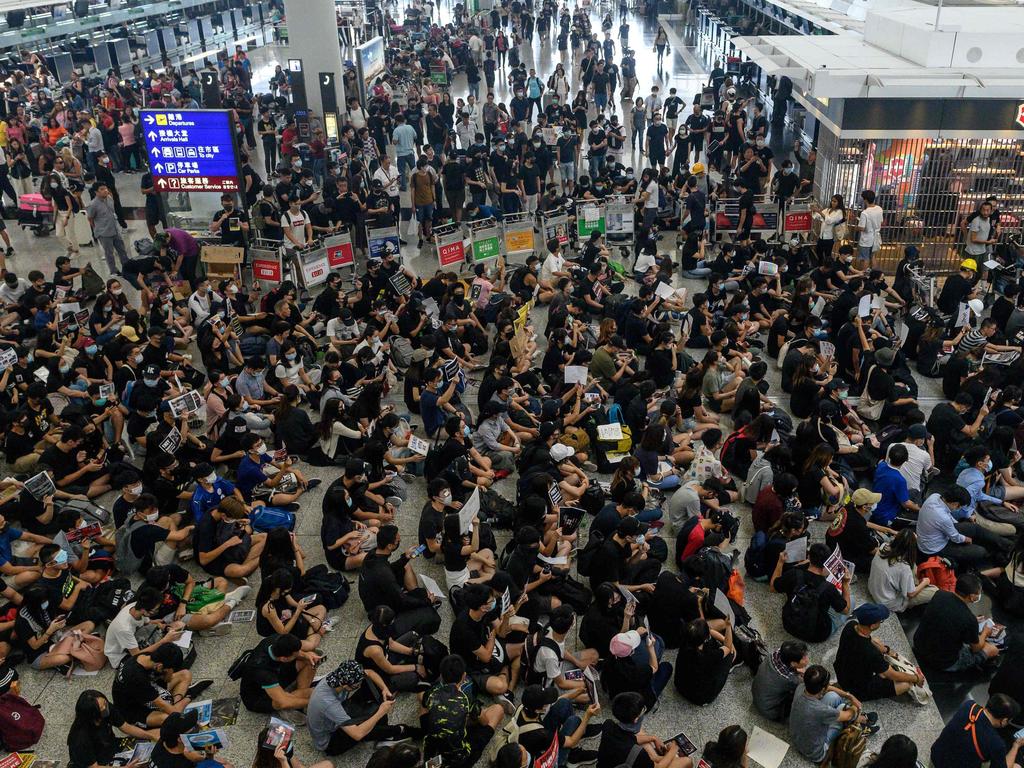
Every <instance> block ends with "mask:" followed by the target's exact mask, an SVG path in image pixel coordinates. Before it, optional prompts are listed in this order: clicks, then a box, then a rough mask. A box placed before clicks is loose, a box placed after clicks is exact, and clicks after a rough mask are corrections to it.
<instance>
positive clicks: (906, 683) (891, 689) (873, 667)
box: [834, 603, 924, 701]
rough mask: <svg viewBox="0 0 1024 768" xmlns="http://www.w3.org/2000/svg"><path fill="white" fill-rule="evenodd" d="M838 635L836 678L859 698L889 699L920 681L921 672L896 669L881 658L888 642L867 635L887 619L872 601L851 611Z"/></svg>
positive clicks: (920, 682) (865, 699) (922, 677)
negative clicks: (850, 619)
mask: <svg viewBox="0 0 1024 768" xmlns="http://www.w3.org/2000/svg"><path fill="white" fill-rule="evenodd" d="M853 618H854V620H853V621H851V622H849V623H848V624H847V625H846V626H845V627H843V631H842V633H841V634H840V637H839V649H838V650H837V651H836V660H835V662H834V666H835V668H836V681H837V682H838V684H839V686H840V687H841V688H842V689H843V690H844V691H848V692H850V693H852V694H853V695H854V696H856V697H857V698H858V699H860V700H861V701H872V700H873V699H887V698H888V699H891V698H893V697H894V696H900V695H902V694H904V693H906V692H907V691H909V690H910V689H911V688H913V687H914V686H915V685H923V684H924V675H922V674H920V673H917V672H899V671H897V670H896V669H893V667H892V665H891V664H889V662H888V661H887V660H886V658H885V654H887V653H890V652H891V649H890V648H889V646H888V645H886V644H885V643H883V642H881V641H880V640H876V639H875V638H873V637H872V636H871V635H872V633H873V632H875V631H876V630H878V628H879V627H881V626H882V622H883V621H885V620H886V619H887V618H889V609H888V608H886V607H885V606H884V605H878V604H876V603H864V604H863V605H859V606H857V609H856V610H855V611H854V612H853Z"/></svg>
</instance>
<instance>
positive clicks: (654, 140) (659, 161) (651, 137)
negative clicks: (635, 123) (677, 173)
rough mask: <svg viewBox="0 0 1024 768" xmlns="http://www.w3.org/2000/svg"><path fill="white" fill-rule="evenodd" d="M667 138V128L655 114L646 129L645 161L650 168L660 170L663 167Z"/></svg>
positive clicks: (658, 115)
mask: <svg viewBox="0 0 1024 768" xmlns="http://www.w3.org/2000/svg"><path fill="white" fill-rule="evenodd" d="M667 138H668V126H667V125H665V123H664V122H663V121H662V119H661V113H660V112H655V113H654V119H653V120H652V121H651V124H650V125H649V126H648V127H647V137H646V143H647V159H648V160H649V161H650V163H651V167H652V168H662V167H664V165H665V157H666V153H667V149H666V146H665V141H666V139H667Z"/></svg>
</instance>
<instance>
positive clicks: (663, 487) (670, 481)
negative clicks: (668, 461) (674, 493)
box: [647, 473, 680, 491]
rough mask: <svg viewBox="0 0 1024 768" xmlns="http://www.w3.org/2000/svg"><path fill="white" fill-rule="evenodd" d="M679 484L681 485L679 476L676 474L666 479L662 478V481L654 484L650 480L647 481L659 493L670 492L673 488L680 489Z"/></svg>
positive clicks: (667, 476)
mask: <svg viewBox="0 0 1024 768" xmlns="http://www.w3.org/2000/svg"><path fill="white" fill-rule="evenodd" d="M679 483H680V480H679V475H677V474H675V473H673V474H671V475H666V476H665V477H663V478H661V480H658V481H657V482H654V481H653V480H648V481H647V484H648V485H651V486H653V487H654V488H657V489H658V490H659V491H670V490H672V489H673V488H678V487H679Z"/></svg>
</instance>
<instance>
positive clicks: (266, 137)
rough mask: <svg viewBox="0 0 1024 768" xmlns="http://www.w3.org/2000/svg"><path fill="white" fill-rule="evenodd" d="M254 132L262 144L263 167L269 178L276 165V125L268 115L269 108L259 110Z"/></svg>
mask: <svg viewBox="0 0 1024 768" xmlns="http://www.w3.org/2000/svg"><path fill="white" fill-rule="evenodd" d="M256 132H257V133H258V134H259V135H260V141H261V142H262V144H263V167H264V168H265V169H266V171H267V178H270V175H271V174H272V173H273V172H274V168H275V167H276V166H277V125H276V124H275V123H274V121H273V119H272V118H271V117H270V110H269V109H268V108H267V107H263V108H262V109H261V110H260V119H259V122H257V123H256Z"/></svg>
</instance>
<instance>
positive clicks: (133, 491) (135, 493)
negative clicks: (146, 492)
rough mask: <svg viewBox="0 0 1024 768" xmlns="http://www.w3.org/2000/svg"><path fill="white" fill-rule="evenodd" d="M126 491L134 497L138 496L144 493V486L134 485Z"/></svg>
mask: <svg viewBox="0 0 1024 768" xmlns="http://www.w3.org/2000/svg"><path fill="white" fill-rule="evenodd" d="M125 491H127V492H128V493H130V494H131V495H132V496H138V495H139V494H140V493H142V486H141V485H133V486H131V487H130V488H125Z"/></svg>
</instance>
